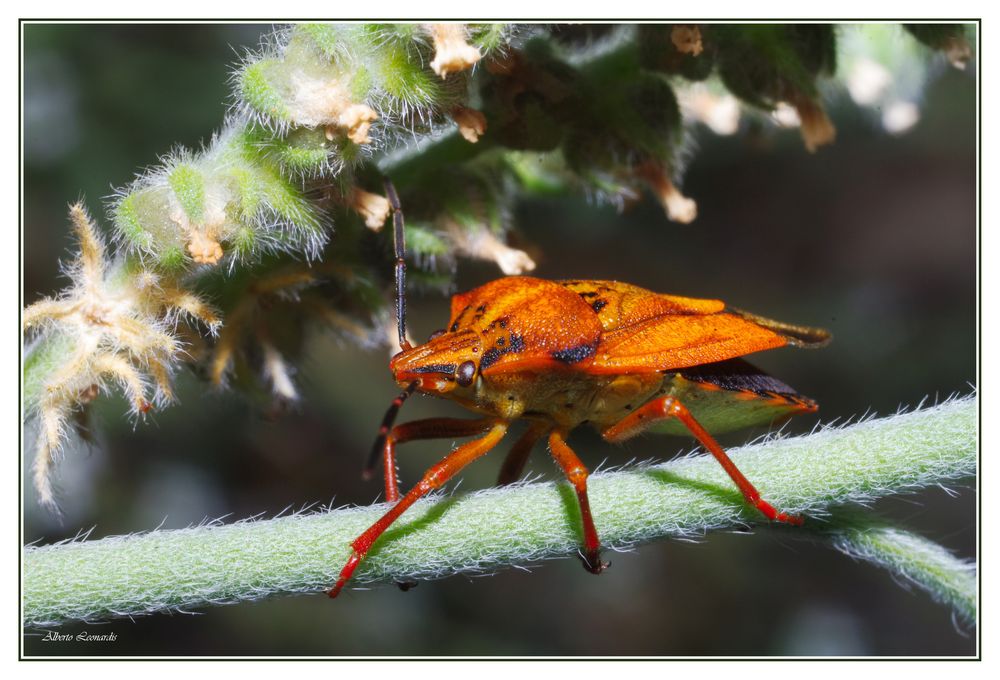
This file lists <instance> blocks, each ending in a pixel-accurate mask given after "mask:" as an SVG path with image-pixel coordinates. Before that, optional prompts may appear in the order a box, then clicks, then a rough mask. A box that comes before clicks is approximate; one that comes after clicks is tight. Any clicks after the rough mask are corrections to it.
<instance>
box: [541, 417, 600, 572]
mask: <svg viewBox="0 0 1000 680" xmlns="http://www.w3.org/2000/svg"><path fill="white" fill-rule="evenodd" d="M549 451H550V452H551V453H552V458H554V459H555V461H556V463H558V464H559V467H561V468H562V471H563V473H565V475H566V478H567V479H568V480H569V481H570V482H571V483H572V484H573V488H574V489H576V498H577V500H578V501H579V502H580V518H581V519H582V520H583V553H582V554H581V555H580V556H581V558H582V559H583V566H584V567H585V568H586V569H587V571H589V572H590V573H591V574H600V573H601V572H602V571H604V570H605V569H607V567H608V565H607V563H606V562H602V561H601V539H600V538H598V537H597V529H595V528H594V518H593V517H592V516H591V514H590V500H589V499H588V498H587V477H588V476H589V475H590V473H589V472H588V471H587V468H586V467H584V465H583V463H582V462H581V461H580V459H579V458H578V457H577V455H576V454H575V453H573V449H571V448H569V446H568V445H567V444H566V439H565V434H564V433H562V432H553V433H552V434H550V435H549Z"/></svg>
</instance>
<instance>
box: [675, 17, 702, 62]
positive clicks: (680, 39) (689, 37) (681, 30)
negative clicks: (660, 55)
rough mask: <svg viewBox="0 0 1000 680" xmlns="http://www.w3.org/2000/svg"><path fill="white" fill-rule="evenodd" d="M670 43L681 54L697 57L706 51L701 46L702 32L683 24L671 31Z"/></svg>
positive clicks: (695, 27)
mask: <svg viewBox="0 0 1000 680" xmlns="http://www.w3.org/2000/svg"><path fill="white" fill-rule="evenodd" d="M670 42H672V43H673V44H674V47H676V48H677V51H678V52H680V53H681V54H690V55H691V56H693V57H697V56H698V55H699V54H701V53H702V52H703V51H704V49H705V48H704V47H703V46H702V44H701V30H699V28H698V27H697V26H684V25H682V24H678V25H676V26H674V27H673V29H671V31H670Z"/></svg>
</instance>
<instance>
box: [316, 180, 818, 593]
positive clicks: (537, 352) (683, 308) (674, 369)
mask: <svg viewBox="0 0 1000 680" xmlns="http://www.w3.org/2000/svg"><path fill="white" fill-rule="evenodd" d="M386 193H387V195H388V197H389V201H390V203H391V205H392V209H393V230H394V243H395V257H396V268H395V275H396V318H397V327H398V333H399V344H400V348H401V351H400V352H399V353H398V354H396V355H395V356H394V357H393V358H392V360H391V362H390V364H389V367H390V369H391V370H392V373H393V377H394V378H395V380H396V382H397V383H398V384H399V385H400V386H401V387H403V392H402V393H401V394H400V395H399V396H398V397H397V398H396V399H395V400H394V401H393V404H392V406H390V408H389V410H388V412H387V413H386V415H385V419H384V421H383V423H382V427H381V429H380V431H379V436H378V438H377V439H376V441H375V446H374V448H373V450H372V455H371V456H370V458H369V462H368V466H367V467H366V474H367V475H370V474H371V473H372V471H373V469H374V467H375V464H376V463H377V461H378V459H379V457H381V458H382V462H383V467H384V472H385V493H386V500H387V501H389V502H391V503H393V506H392V508H391V509H390V510H389V511H388V512H387V513H386V514H385V515H384V516H383V517H382V518H381V519H379V520H378V521H377V522H376V523H375V524H373V525H372V526H371V527H369V528H368V530H366V531H365V532H364V533H362V534H361V535H360V536H358V537H357V538H356V539H355V540H354V542H353V543H352V544H351V549H352V553H351V557H350V558H349V559H348V561H347V564H346V565H344V568H343V569H342V570H341V572H340V577H339V578H338V580H337V583H336V585H334V586H333V588H332V589H331V590H330V591H329V595H330V597H336V596H337V594H338V593H339V592H340V590H341V589H342V588H343V587H344V585H345V584H346V583H347V582H348V580H349V579H350V578H351V575H352V574H353V573H354V570H355V569H356V568H357V566H358V564H360V562H361V560H362V559H364V557H365V554H367V552H368V550H369V549H370V548H371V546H372V544H374V543H375V541H376V540H377V539H378V537H379V536H381V535H382V533H383V532H384V531H385V530H386V529H387V528H388V527H389V526H390V525H391V524H392V523H393V522H395V521H396V519H397V518H398V517H399V516H400V515H402V514H403V513H404V512H405V511H406V509H407V508H409V507H410V506H411V505H413V503H414V502H415V501H417V499H419V498H421V497H422V496H424V495H426V494H427V493H429V492H430V491H432V490H434V489H437V488H439V487H440V486H442V485H443V484H444V483H445V482H447V481H448V480H449V479H451V478H452V477H453V476H454V475H455V474H457V473H458V472H459V470H461V469H462V468H463V467H465V466H466V465H468V464H469V463H471V462H472V461H473V460H475V459H477V458H479V457H480V456H483V455H484V454H486V453H487V452H489V451H490V450H491V449H493V448H494V447H496V446H497V444H499V443H500V441H501V440H502V439H503V437H504V435H505V434H506V433H507V429H508V427H509V426H510V424H511V422H513V421H515V420H518V419H524V420H527V421H529V423H530V425H529V427H528V429H527V431H526V432H525V433H524V434H523V435H522V436H521V438H520V439H519V440H518V441H517V442H516V443H515V444H514V445H513V447H512V448H511V451H510V453H509V454H508V455H507V458H506V460H505V461H504V463H503V466H502V468H501V472H500V478H499V483H501V484H505V483H509V482H512V481H515V480H516V479H517V478H518V477H519V476H520V475H521V472H522V470H523V468H524V465H525V463H526V461H527V458H528V455H529V454H530V452H531V450H532V448H534V446H535V444H536V443H537V442H538V441H539V440H540V439H542V438H547V439H548V445H549V451H550V453H551V454H552V457H553V458H554V459H555V461H556V463H557V464H558V465H559V467H560V468H562V470H563V472H564V473H565V475H566V477H567V478H568V479H569V481H570V482H571V483H572V484H573V487H574V489H575V490H576V495H577V499H578V501H579V504H580V516H581V519H582V522H583V539H584V540H583V543H584V545H583V549H582V551H581V553H580V555H581V558H582V560H583V564H584V566H585V567H586V569H587V570H588V571H590V572H592V573H594V574H599V573H601V572H602V571H603V570H604V569H605V567H606V566H607V565H606V564H605V563H604V562H602V561H601V557H600V549H601V544H600V539H599V538H598V534H597V529H596V527H595V526H594V521H593V519H592V517H591V512H590V503H589V501H588V499H587V476H588V472H587V468H586V467H584V465H583V463H582V462H581V461H580V459H579V458H578V457H577V455H576V454H575V453H574V452H573V450H572V449H571V448H570V447H569V445H568V444H567V442H566V439H567V436H568V434H569V433H570V431H572V430H573V429H574V428H576V427H577V426H579V425H583V424H590V425H592V426H594V427H595V428H597V430H598V431H599V432H600V433H601V435H602V436H603V437H604V439H606V440H607V441H609V442H613V443H614V442H621V441H624V440H626V439H628V438H630V437H632V436H634V435H636V434H639V433H640V432H643V431H656V432H664V433H669V434H689V435H693V436H694V437H695V438H696V439H697V440H698V441H699V442H700V443H701V445H702V446H704V447H705V448H706V449H707V450H708V451H709V452H710V453H711V454H712V455H713V456H714V457H715V458H716V460H718V461H719V463H720V464H721V465H722V467H723V468H724V469H725V471H726V472H727V473H728V474H729V476H730V477H731V478H732V480H733V482H734V483H735V484H736V486H738V487H739V489H740V491H741V492H742V493H743V496H744V498H746V501H747V502H748V503H749V504H751V505H753V506H754V507H755V508H757V509H758V510H759V511H760V512H761V513H762V514H763V515H765V516H766V517H767V518H768V519H770V520H776V521H779V522H787V523H790V524H801V523H802V519H801V518H799V517H797V516H794V515H789V514H786V513H784V512H780V511H778V510H776V509H775V508H774V507H773V506H772V505H771V504H770V503H768V502H767V501H765V500H764V499H763V498H761V496H760V493H758V491H757V489H756V488H755V487H754V486H753V484H751V483H750V481H749V480H748V479H747V478H746V477H744V476H743V474H742V473H741V472H740V471H739V469H738V468H737V467H736V465H735V464H734V463H733V462H732V460H730V458H729V456H727V455H726V452H725V451H724V450H723V449H722V447H721V446H720V445H719V444H718V443H717V442H716V441H715V439H714V438H713V437H712V434H710V433H713V432H714V433H721V432H725V431H728V430H733V429H737V428H741V427H747V426H750V425H756V424H764V423H768V422H772V421H774V420H776V419H781V418H786V417H789V416H791V415H795V414H798V413H813V412H815V411H816V408H817V406H816V403H815V402H814V401H812V400H811V399H808V398H806V397H803V396H802V395H800V394H798V393H797V392H796V391H795V390H793V389H792V388H791V387H789V386H788V385H786V384H785V383H783V382H781V381H780V380H777V379H775V378H772V377H771V376H769V375H767V374H765V373H763V372H762V371H760V370H758V369H756V368H754V367H753V366H752V365H750V364H749V363H747V362H745V361H743V360H742V359H740V358H739V357H742V356H744V355H747V354H750V353H753V352H759V351H761V350H766V349H773V348H776V347H784V346H786V345H787V346H792V347H820V346H823V345H825V344H826V343H828V342H829V341H830V334H829V333H828V332H827V331H825V330H823V329H819V328H808V327H805V326H794V325H791V324H785V323H781V322H778V321H773V320H770V319H765V318H763V317H760V316H756V315H754V314H749V313H747V312H743V311H740V310H737V309H733V308H731V307H727V306H726V305H725V303H723V302H721V301H719V300H702V299H695V298H685V297H677V296H673V295H661V294H658V293H654V292H651V291H649V290H645V289H643V288H639V287H638V286H633V285H630V284H627V283H618V282H615V281H545V280H543V279H536V278H530V277H521V276H518V277H507V278H503V279H498V280H496V281H492V282H490V283H487V284H485V285H483V286H480V287H479V288H476V289H475V290H472V291H469V292H467V293H461V294H459V295H455V296H454V297H453V298H452V300H451V318H450V319H449V320H448V326H447V327H446V329H444V330H442V331H438V332H436V333H434V334H433V335H432V336H431V337H430V339H429V340H428V341H427V342H426V343H424V344H422V345H418V346H416V347H413V346H411V345H410V343H409V342H407V340H406V297H405V288H406V283H405V276H406V265H405V261H404V259H403V258H404V255H405V245H404V234H403V213H402V210H401V209H400V205H399V199H398V197H397V195H396V191H395V189H394V187H393V186H392V184H391V183H390V182H389V181H386ZM416 391H419V392H421V393H423V394H430V395H434V396H438V397H444V398H447V399H451V400H453V401H456V402H458V403H459V404H461V405H462V406H465V407H466V408H468V409H470V410H471V411H474V412H476V413H478V414H480V416H481V417H479V418H475V419H471V420H465V419H458V418H428V419H426V420H417V421H414V422H410V423H405V424H403V425H398V426H393V423H394V422H395V419H396V415H397V414H398V411H399V408H400V406H401V405H402V403H403V401H405V400H406V398H407V397H409V396H410V395H411V394H413V393H414V392H416ZM477 435H478V438H477V439H473V440H472V441H470V442H467V443H465V444H462V445H461V446H459V447H458V448H456V449H455V450H454V451H452V452H451V453H449V454H448V455H447V456H445V457H444V458H442V459H441V461H439V462H438V463H437V464H436V465H434V466H433V467H431V468H430V469H429V470H427V472H426V473H424V476H423V478H422V479H421V480H420V482H418V483H417V485H416V486H414V487H413V488H412V489H411V490H410V491H409V492H408V493H406V495H404V496H400V493H399V486H398V481H397V479H396V460H395V450H396V445H398V444H402V443H404V442H408V441H413V440H417V439H445V438H453V437H473V436H477Z"/></svg>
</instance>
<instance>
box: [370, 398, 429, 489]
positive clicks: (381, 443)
mask: <svg viewBox="0 0 1000 680" xmlns="http://www.w3.org/2000/svg"><path fill="white" fill-rule="evenodd" d="M415 389H417V383H416V381H414V382H411V383H410V384H409V385H407V386H406V389H404V390H403V391H402V392H400V393H399V396H398V397H396V398H395V399H393V400H392V404H390V405H389V409H388V410H387V411H386V412H385V417H383V418H382V425H381V427H379V428H378V436H377V437H375V443H374V444H372V450H371V453H369V454H368V461H367V462H366V463H365V467H364V469H363V470H362V471H361V477H362V479H365V480H368V479H371V478H372V475H374V474H375V465H376V464H377V463H378V457H379V454H381V453H382V449H383V448H384V447H385V438H386V437H388V436H389V431H390V430H392V426H393V424H394V423H395V422H396V416H398V415H399V407H400V406H402V405H403V402H404V401H406V399H407V398H408V397H409V396H410V395H411V394H413V391H414V390H415ZM386 474H396V471H395V470H386Z"/></svg>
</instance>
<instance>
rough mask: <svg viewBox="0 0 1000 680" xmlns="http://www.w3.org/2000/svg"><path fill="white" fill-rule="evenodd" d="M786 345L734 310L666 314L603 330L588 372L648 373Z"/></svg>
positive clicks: (782, 338)
mask: <svg viewBox="0 0 1000 680" xmlns="http://www.w3.org/2000/svg"><path fill="white" fill-rule="evenodd" d="M786 344H788V341H787V339H786V338H785V337H784V336H783V335H781V334H779V333H776V332H774V331H772V330H769V329H767V328H764V327H763V326H760V325H758V324H756V323H754V322H753V321H749V320H747V319H744V318H742V317H740V316H737V315H735V314H727V313H720V314H705V315H676V314H667V315H663V316H660V317H654V318H652V319H646V320H645V321H641V322H639V323H637V324H633V325H631V326H626V327H624V328H619V329H618V330H614V331H610V332H607V333H605V334H604V336H603V338H602V339H601V342H600V344H599V345H598V347H597V351H596V352H595V354H594V360H593V363H592V364H591V365H590V366H589V368H588V370H589V371H590V372H592V373H651V372H655V371H669V370H676V369H681V368H688V367H690V366H697V365H699V364H708V363H714V362H716V361H724V360H726V359H732V358H734V357H740V356H743V355H746V354H750V353H752V352H759V351H761V350H765V349H773V348H775V347H782V346H783V345H786Z"/></svg>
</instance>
